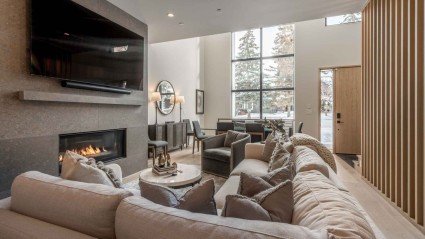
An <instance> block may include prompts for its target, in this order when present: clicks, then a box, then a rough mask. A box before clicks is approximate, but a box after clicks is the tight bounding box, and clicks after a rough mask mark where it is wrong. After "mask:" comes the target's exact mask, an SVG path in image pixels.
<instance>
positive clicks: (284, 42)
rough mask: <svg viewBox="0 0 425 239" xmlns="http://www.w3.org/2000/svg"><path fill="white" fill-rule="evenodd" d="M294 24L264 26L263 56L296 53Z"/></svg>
mask: <svg viewBox="0 0 425 239" xmlns="http://www.w3.org/2000/svg"><path fill="white" fill-rule="evenodd" d="M294 29H295V27H294V25H280V26H275V27H267V28H263V56H276V55H286V54H293V53H294Z"/></svg>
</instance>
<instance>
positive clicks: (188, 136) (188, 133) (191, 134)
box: [183, 119, 194, 148]
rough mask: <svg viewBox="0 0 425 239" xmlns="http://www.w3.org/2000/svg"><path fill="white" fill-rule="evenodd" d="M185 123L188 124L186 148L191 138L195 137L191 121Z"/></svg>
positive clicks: (185, 120) (187, 120)
mask: <svg viewBox="0 0 425 239" xmlns="http://www.w3.org/2000/svg"><path fill="white" fill-rule="evenodd" d="M183 122H185V123H186V148H187V147H188V146H189V142H190V136H193V135H194V133H193V129H192V125H191V123H190V120H189V119H184V120H183Z"/></svg>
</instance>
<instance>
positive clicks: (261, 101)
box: [260, 27, 263, 119]
mask: <svg viewBox="0 0 425 239" xmlns="http://www.w3.org/2000/svg"><path fill="white" fill-rule="evenodd" d="M262 118H263V28H262V27H261V28H260V119H262Z"/></svg>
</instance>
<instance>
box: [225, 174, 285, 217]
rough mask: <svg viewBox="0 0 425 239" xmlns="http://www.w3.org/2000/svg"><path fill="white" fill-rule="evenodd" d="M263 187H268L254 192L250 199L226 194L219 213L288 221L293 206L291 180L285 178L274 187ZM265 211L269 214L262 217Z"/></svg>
mask: <svg viewBox="0 0 425 239" xmlns="http://www.w3.org/2000/svg"><path fill="white" fill-rule="evenodd" d="M265 187H268V188H266V189H265V190H263V191H261V192H259V193H257V194H255V195H254V196H253V197H252V199H251V198H248V197H245V196H241V195H236V196H235V195H228V196H227V197H226V203H225V204H224V207H223V211H222V214H221V215H222V216H225V217H236V218H243V219H248V220H265V221H273V222H283V223H290V222H291V219H292V208H293V197H292V182H291V181H289V180H287V181H285V182H283V183H280V184H278V185H276V186H274V187H273V186H271V185H268V186H267V185H265ZM252 202H254V203H252ZM256 204H258V205H259V206H261V207H258V205H256ZM265 212H267V214H268V215H269V216H268V217H264V215H267V214H265Z"/></svg>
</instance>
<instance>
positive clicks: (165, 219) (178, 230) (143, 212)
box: [115, 197, 327, 239]
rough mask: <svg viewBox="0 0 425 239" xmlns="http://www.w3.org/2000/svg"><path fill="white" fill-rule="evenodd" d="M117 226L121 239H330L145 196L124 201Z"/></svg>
mask: <svg viewBox="0 0 425 239" xmlns="http://www.w3.org/2000/svg"><path fill="white" fill-rule="evenodd" d="M115 227H116V233H117V238H118V239H121V238H123V239H124V238H125V239H151V238H158V239H166V238H173V239H199V238H202V239H217V238H226V239H239V238H262V239H278V238H282V239H283V238H285V239H287V238H311V239H318V238H321V239H327V233H326V231H324V230H317V231H313V230H310V229H308V228H305V227H299V226H294V225H290V224H282V223H275V222H262V221H250V220H242V219H237V218H225V217H219V216H213V215H206V214H198V213H191V212H188V211H184V210H178V209H175V208H170V207H164V206H161V205H159V204H155V203H152V202H151V201H149V200H147V199H144V198H142V197H129V198H126V199H125V200H123V201H122V202H121V204H120V206H119V207H118V210H117V218H116V224H115ZM164 228H166V230H164Z"/></svg>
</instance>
